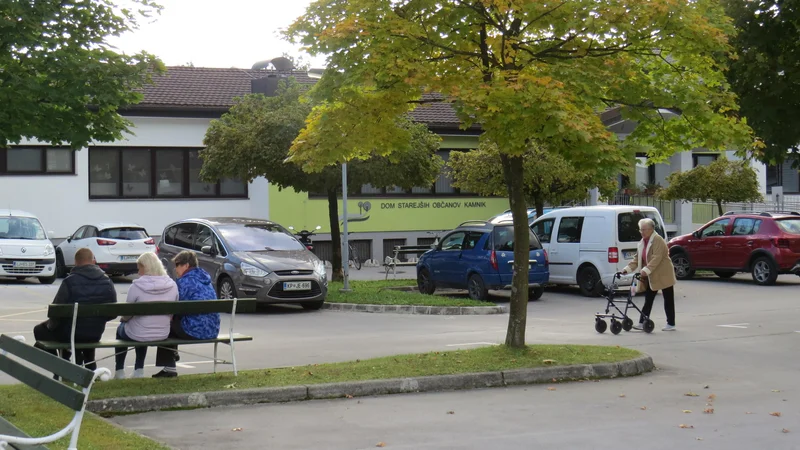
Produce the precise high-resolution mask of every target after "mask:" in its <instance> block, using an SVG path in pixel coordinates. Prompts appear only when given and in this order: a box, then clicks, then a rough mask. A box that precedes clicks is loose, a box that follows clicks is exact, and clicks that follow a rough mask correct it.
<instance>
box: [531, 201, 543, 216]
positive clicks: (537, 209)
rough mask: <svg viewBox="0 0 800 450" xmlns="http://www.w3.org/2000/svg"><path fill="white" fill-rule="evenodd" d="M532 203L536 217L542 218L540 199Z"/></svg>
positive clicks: (541, 202)
mask: <svg viewBox="0 0 800 450" xmlns="http://www.w3.org/2000/svg"><path fill="white" fill-rule="evenodd" d="M533 202H534V206H535V207H536V217H542V216H543V215H544V202H543V201H542V200H540V199H536V200H534V201H533Z"/></svg>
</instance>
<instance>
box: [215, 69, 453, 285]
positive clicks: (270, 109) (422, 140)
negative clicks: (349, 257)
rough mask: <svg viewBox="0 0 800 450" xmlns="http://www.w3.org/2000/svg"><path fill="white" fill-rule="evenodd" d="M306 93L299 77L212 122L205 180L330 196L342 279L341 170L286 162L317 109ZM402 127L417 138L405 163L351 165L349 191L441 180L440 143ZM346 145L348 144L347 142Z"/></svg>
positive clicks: (337, 275)
mask: <svg viewBox="0 0 800 450" xmlns="http://www.w3.org/2000/svg"><path fill="white" fill-rule="evenodd" d="M304 91H305V88H304V87H303V86H302V85H300V84H299V83H297V82H296V81H295V80H294V79H293V78H290V79H289V81H288V82H281V85H280V87H279V90H278V93H277V95H275V96H273V97H265V96H263V95H260V94H252V95H246V96H244V97H242V98H239V99H237V101H236V104H235V105H234V106H233V107H232V108H231V109H230V111H229V112H228V113H226V114H223V115H222V117H221V118H220V119H218V120H213V121H211V125H210V126H209V128H208V130H207V131H206V136H205V139H204V140H203V143H204V144H205V146H206V148H205V149H204V150H203V151H201V152H200V157H201V158H202V159H203V168H202V170H201V177H202V178H203V179H206V180H209V181H214V180H218V179H220V178H223V177H236V178H241V179H245V180H248V181H252V180H253V179H255V178H257V177H262V176H263V177H265V178H266V179H267V180H269V182H270V183H272V184H274V185H276V186H278V187H279V188H281V189H284V188H293V189H295V190H296V191H301V192H325V193H326V195H327V199H328V217H329V221H330V229H331V241H332V245H333V261H331V264H332V265H333V278H334V280H341V278H342V261H341V259H342V256H341V255H342V253H341V240H340V239H341V236H340V231H339V213H338V210H339V207H338V195H339V194H340V193H341V187H342V171H341V167H340V166H327V167H325V168H324V169H323V170H321V171H318V172H315V173H311V174H309V173H305V172H304V171H303V170H302V169H301V167H300V166H298V165H296V164H292V163H290V162H286V159H287V158H288V156H289V148H290V147H291V145H292V142H293V141H294V140H295V138H297V136H298V134H299V132H300V130H301V129H303V127H304V126H305V121H306V117H307V116H308V115H309V113H310V112H311V109H312V106H311V104H310V103H308V102H304V101H303V94H304ZM402 128H403V129H404V130H406V131H407V132H408V133H409V134H410V135H411V136H412V138H411V140H410V141H409V146H410V148H409V149H407V150H406V151H405V152H404V153H405V155H406V157H405V158H404V159H402V160H400V161H392V160H390V159H389V158H387V157H381V156H374V157H372V158H369V159H367V160H358V161H353V162H352V163H351V164H348V167H347V170H348V185H349V186H348V189H349V191H351V192H352V191H358V190H360V188H361V186H362V185H364V184H371V185H372V186H373V187H376V188H390V187H394V186H398V187H401V188H404V189H411V188H412V187H415V186H426V185H430V184H432V183H433V182H434V180H435V179H436V177H437V176H438V174H439V172H440V170H441V167H442V164H443V162H442V159H441V158H440V157H439V156H437V155H436V151H437V150H438V149H439V142H440V138H439V137H438V136H437V135H435V134H433V133H431V132H430V131H428V129H427V127H426V126H425V125H422V124H416V123H412V122H411V121H405V122H404V123H403V124H402ZM343 145H346V143H343Z"/></svg>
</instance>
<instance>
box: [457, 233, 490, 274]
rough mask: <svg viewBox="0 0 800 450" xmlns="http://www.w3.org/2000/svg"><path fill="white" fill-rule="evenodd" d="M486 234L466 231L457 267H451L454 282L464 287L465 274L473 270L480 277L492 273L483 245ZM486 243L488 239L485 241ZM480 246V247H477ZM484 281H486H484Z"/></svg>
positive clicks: (487, 253) (487, 254)
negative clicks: (479, 274)
mask: <svg viewBox="0 0 800 450" xmlns="http://www.w3.org/2000/svg"><path fill="white" fill-rule="evenodd" d="M487 234H488V233H483V232H480V231H468V232H467V235H466V237H465V238H464V246H463V250H462V251H461V257H460V258H459V259H458V261H457V262H456V265H457V266H458V267H453V270H454V272H455V273H454V277H455V280H456V281H457V282H459V283H463V284H465V285H466V283H467V273H468V272H470V271H471V270H475V271H477V272H479V273H481V274H482V275H485V274H489V273H492V272H493V271H494V269H493V268H492V265H491V262H490V260H489V252H488V251H487V250H486V248H485V247H486V246H485V244H483V237H484V236H486V235H487ZM487 241H488V239H487ZM479 244H480V245H479ZM484 281H486V279H484ZM487 282H488V281H487Z"/></svg>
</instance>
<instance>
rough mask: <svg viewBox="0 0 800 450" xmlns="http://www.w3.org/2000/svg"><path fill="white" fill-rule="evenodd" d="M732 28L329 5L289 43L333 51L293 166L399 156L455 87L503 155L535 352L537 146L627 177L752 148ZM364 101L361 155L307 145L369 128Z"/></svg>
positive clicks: (293, 31) (459, 7)
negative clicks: (396, 144) (610, 115)
mask: <svg viewBox="0 0 800 450" xmlns="http://www.w3.org/2000/svg"><path fill="white" fill-rule="evenodd" d="M731 32H732V26H731V25H730V23H729V20H728V19H727V18H726V16H725V15H724V11H723V9H722V7H721V6H720V5H719V3H718V2H717V1H716V0H692V1H676V0H651V1H646V2H644V1H641V0H570V1H537V2H532V1H529V0H349V1H343V0H316V1H314V2H313V3H312V4H311V5H310V6H309V8H308V9H307V11H306V13H305V14H304V15H303V16H302V17H300V18H299V19H298V20H297V21H296V22H295V23H294V24H293V25H292V26H291V27H289V29H288V31H287V34H288V36H289V37H290V38H291V39H293V40H294V41H295V42H300V43H302V44H303V45H305V47H306V51H308V52H310V53H311V54H312V55H314V56H316V55H319V54H326V55H328V56H327V57H328V66H327V71H326V73H325V75H323V77H322V79H321V80H320V83H319V84H318V86H317V87H315V90H317V91H318V92H319V93H320V94H319V95H323V96H325V98H326V99H327V100H328V101H327V102H326V104H325V106H323V107H319V108H315V111H314V112H312V115H311V116H310V118H309V123H308V125H307V127H306V129H305V130H304V131H302V132H301V134H300V137H299V138H298V140H297V141H295V144H294V146H293V149H292V157H293V158H294V159H295V160H298V161H301V162H303V163H304V164H305V166H304V167H305V169H306V170H319V169H320V168H321V167H323V166H324V165H325V164H327V163H334V162H337V161H342V160H346V159H353V158H366V157H368V156H369V155H372V154H376V153H377V154H383V155H386V154H388V153H389V152H391V151H392V147H390V146H388V147H387V146H383V145H382V144H381V141H382V140H386V139H394V140H398V141H399V140H402V139H407V137H406V136H403V134H402V133H401V132H399V131H397V130H392V129H389V128H388V127H387V126H386V124H387V123H389V122H390V121H391V120H392V118H393V117H396V115H397V112H398V111H407V110H408V109H410V108H413V107H414V106H418V105H419V104H420V103H425V102H428V101H430V97H424V96H423V94H425V93H439V94H441V97H442V98H443V100H444V101H447V102H449V103H450V104H451V105H452V106H453V107H454V108H455V111H456V113H457V114H458V116H459V118H460V120H461V121H462V124H463V126H465V127H467V126H470V125H472V124H474V123H477V124H480V126H481V128H482V130H483V134H482V135H481V137H480V139H481V141H482V142H488V143H491V144H493V145H496V147H497V149H498V152H499V158H500V161H501V166H502V169H503V175H504V177H505V180H506V191H507V194H508V197H509V203H510V206H511V210H512V215H513V218H514V236H515V241H516V245H515V252H514V261H515V264H514V275H513V281H512V289H511V309H510V314H509V324H508V333H507V335H506V344H507V345H509V346H513V347H522V346H524V344H525V328H526V318H527V300H528V298H527V296H528V286H527V284H528V280H527V278H528V259H529V258H528V255H527V253H526V252H527V249H528V243H529V242H528V241H529V237H528V236H529V235H528V233H529V231H528V223H527V214H526V205H525V189H524V178H525V171H524V164H523V163H524V154H525V152H526V151H528V149H529V148H530V146H531V145H539V146H542V148H545V149H546V150H547V151H548V152H553V153H556V154H559V155H561V156H562V157H564V158H565V160H567V161H569V163H570V164H572V165H573V166H574V167H575V168H576V169H577V170H584V169H587V168H604V169H606V168H607V169H609V170H611V169H614V168H616V169H620V168H622V167H624V166H625V165H626V164H627V161H628V158H627V157H626V155H630V154H631V153H632V152H633V151H644V152H646V153H647V154H648V158H651V159H653V160H655V161H660V160H664V159H666V158H667V157H668V156H669V155H670V154H672V153H674V152H677V151H682V150H689V149H692V148H695V147H706V148H709V149H723V148H727V147H729V146H732V147H734V148H739V149H742V150H744V149H748V148H749V147H750V146H751V145H752V143H753V139H752V136H751V130H750V129H749V128H748V127H747V125H746V124H745V123H743V122H742V121H741V120H740V119H739V118H738V117H737V115H736V110H737V106H736V103H735V97H734V95H733V94H732V93H730V92H729V91H728V89H727V84H726V82H725V76H724V74H723V70H724V69H725V68H726V59H725V58H724V56H725V55H727V54H729V53H730V47H729V46H728V44H727V38H728V35H729V34H730V33H731ZM715 55H720V57H718V58H715V57H714V56H715ZM608 106H624V107H625V108H624V109H623V114H624V117H625V118H628V119H631V120H634V121H636V122H637V123H638V126H637V127H636V129H635V130H634V131H633V132H632V133H631V134H630V135H629V136H628V137H627V138H626V139H625V141H623V142H622V143H619V142H618V141H617V138H616V136H614V135H613V134H612V133H610V132H608V131H607V130H606V128H605V127H604V126H603V124H602V122H601V120H600V118H599V117H598V114H597V112H598V111H602V110H603V109H604V108H606V107H608ZM362 108H363V109H365V110H366V111H367V113H366V114H363V115H361V116H359V117H358V118H359V119H360V123H359V125H360V127H361V128H360V130H361V134H362V136H361V138H360V141H359V142H358V145H357V146H351V147H344V146H342V147H338V148H333V147H326V146H325V145H324V144H323V145H322V146H317V145H307V143H306V141H305V139H303V138H304V137H306V136H311V137H313V136H315V134H316V135H317V136H322V135H323V133H320V132H319V131H317V130H318V129H328V128H329V126H328V125H327V124H328V123H331V122H334V123H339V122H341V123H344V124H348V123H350V122H353V121H354V120H355V119H354V117H353V116H354V114H356V113H358V112H359V111H360V109H362ZM670 112H671V113H673V114H672V115H675V114H677V116H676V117H674V118H671V119H668V118H667V115H668V113H670ZM330 129H333V127H332V126H331V127H330ZM373 131H375V132H373Z"/></svg>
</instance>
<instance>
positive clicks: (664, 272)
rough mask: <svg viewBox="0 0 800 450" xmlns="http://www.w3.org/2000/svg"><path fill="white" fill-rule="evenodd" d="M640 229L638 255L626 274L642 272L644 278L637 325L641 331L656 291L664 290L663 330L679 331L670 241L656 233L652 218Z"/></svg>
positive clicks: (629, 265) (641, 281)
mask: <svg viewBox="0 0 800 450" xmlns="http://www.w3.org/2000/svg"><path fill="white" fill-rule="evenodd" d="M639 232H640V233H641V234H642V240H641V241H639V245H638V247H637V251H636V256H634V257H633V261H631V263H630V264H628V266H627V267H625V269H624V270H623V273H631V272H639V273H640V274H641V280H640V282H639V287H638V292H639V293H641V292H644V293H645V294H644V308H642V316H641V317H640V318H639V324H638V325H634V328H636V329H637V330H641V329H642V326H643V323H644V321H645V317H647V318H649V317H650V311H651V310H652V309H653V301H654V300H655V299H656V293H657V292H658V291H661V292H662V294H663V295H664V312H665V313H666V314H667V326H665V327H664V328H662V330H663V331H675V288H674V286H675V283H676V282H677V280H676V279H675V268H674V267H673V266H672V260H671V259H670V257H669V249H668V248H667V243H666V242H665V241H664V238H662V237H661V236H660V235H659V234H658V233H656V232H655V222H653V220H652V219H642V220H640V221H639Z"/></svg>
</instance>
